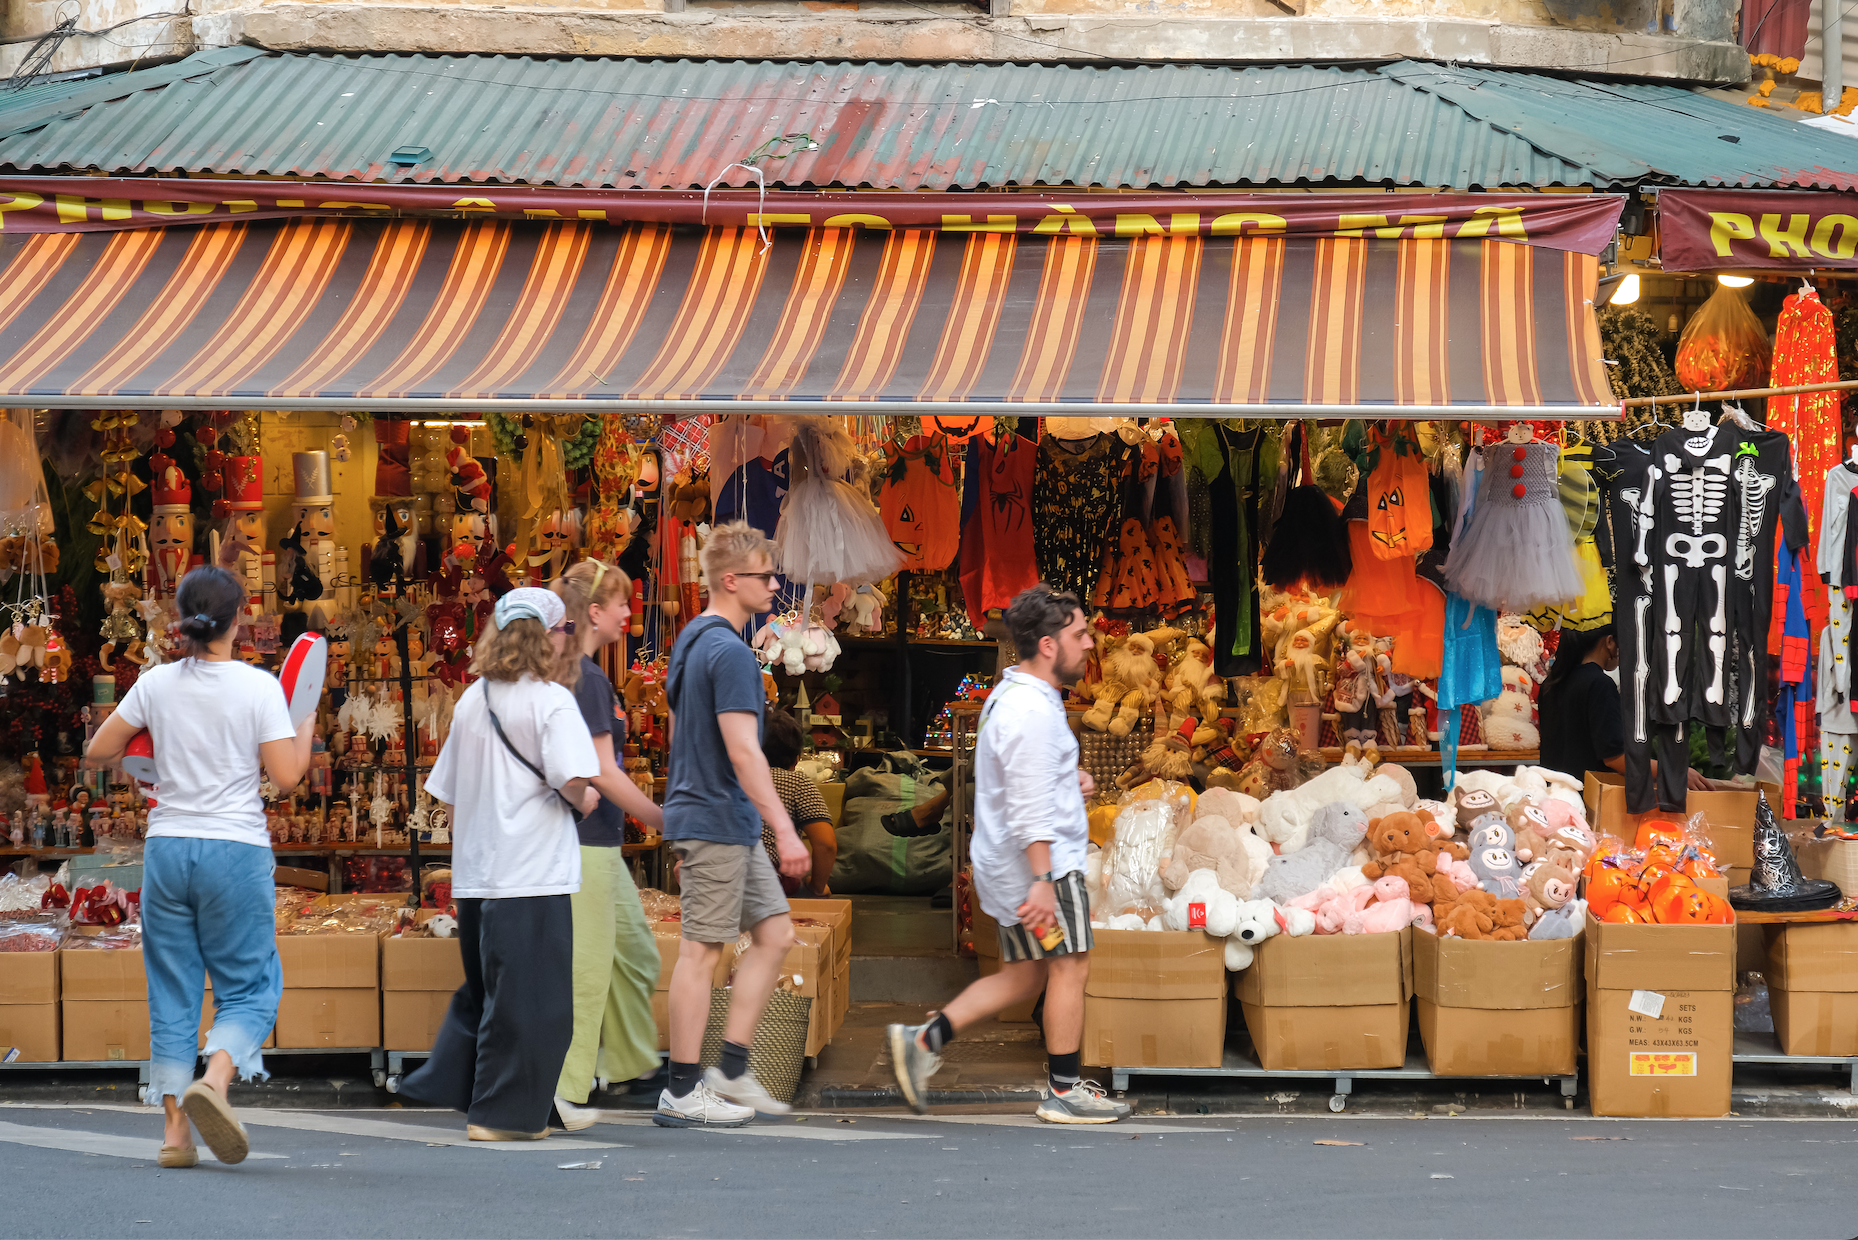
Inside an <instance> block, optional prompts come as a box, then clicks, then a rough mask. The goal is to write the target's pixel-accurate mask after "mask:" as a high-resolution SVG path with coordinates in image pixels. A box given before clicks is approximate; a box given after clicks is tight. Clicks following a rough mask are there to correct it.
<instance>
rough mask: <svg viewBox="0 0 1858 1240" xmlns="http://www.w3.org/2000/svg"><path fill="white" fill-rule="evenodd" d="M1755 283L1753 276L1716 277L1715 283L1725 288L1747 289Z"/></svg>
mask: <svg viewBox="0 0 1858 1240" xmlns="http://www.w3.org/2000/svg"><path fill="white" fill-rule="evenodd" d="M1754 282H1755V280H1754V277H1753V276H1717V277H1716V283H1718V284H1720V285H1722V286H1723V287H1725V288H1747V287H1748V286H1749V285H1751V284H1753V283H1754Z"/></svg>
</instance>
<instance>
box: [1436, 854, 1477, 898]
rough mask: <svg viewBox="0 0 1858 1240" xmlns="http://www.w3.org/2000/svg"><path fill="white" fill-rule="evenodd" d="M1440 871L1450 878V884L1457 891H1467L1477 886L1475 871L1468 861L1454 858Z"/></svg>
mask: <svg viewBox="0 0 1858 1240" xmlns="http://www.w3.org/2000/svg"><path fill="white" fill-rule="evenodd" d="M1442 873H1444V874H1445V875H1446V876H1447V877H1448V878H1450V879H1451V880H1452V886H1454V887H1456V888H1457V889H1458V890H1459V891H1469V890H1471V888H1473V887H1475V886H1477V871H1476V870H1474V869H1472V868H1471V863H1470V862H1468V861H1457V860H1454V861H1452V862H1450V863H1449V864H1448V865H1446V866H1445V867H1444V868H1443V870H1442Z"/></svg>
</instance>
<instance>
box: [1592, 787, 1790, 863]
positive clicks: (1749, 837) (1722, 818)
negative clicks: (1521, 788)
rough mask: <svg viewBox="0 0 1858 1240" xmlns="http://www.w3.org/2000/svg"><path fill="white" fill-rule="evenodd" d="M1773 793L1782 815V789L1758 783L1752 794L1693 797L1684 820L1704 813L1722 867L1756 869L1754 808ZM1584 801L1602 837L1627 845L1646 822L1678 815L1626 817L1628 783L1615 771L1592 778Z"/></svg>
mask: <svg viewBox="0 0 1858 1240" xmlns="http://www.w3.org/2000/svg"><path fill="white" fill-rule="evenodd" d="M1760 792H1766V793H1767V794H1768V804H1769V805H1770V806H1771V807H1773V808H1774V811H1775V812H1776V813H1777V814H1778V813H1779V812H1780V804H1781V790H1780V786H1779V785H1778V784H1768V783H1761V784H1756V785H1755V787H1754V788H1753V789H1750V790H1748V791H1734V792H1691V793H1690V794H1688V796H1687V798H1686V800H1685V804H1684V813H1683V815H1682V817H1684V818H1689V817H1691V816H1692V815H1694V814H1702V815H1703V820H1704V822H1705V823H1707V824H1708V827H1707V829H1708V831H1709V834H1710V841H1711V843H1713V844H1714V845H1715V846H1716V862H1717V864H1718V865H1721V866H1724V867H1728V866H1734V867H1735V868H1737V869H1739V870H1747V869H1748V868H1749V867H1750V866H1752V865H1754V864H1755V803H1756V799H1757V793H1760ZM1583 799H1584V800H1585V801H1586V802H1587V820H1588V822H1589V823H1591V824H1592V825H1593V828H1594V830H1595V831H1597V832H1599V833H1600V834H1602V835H1616V836H1618V837H1620V838H1621V839H1623V840H1625V841H1626V842H1627V843H1631V842H1632V840H1633V837H1634V836H1636V835H1637V834H1638V830H1639V823H1640V821H1642V820H1643V819H1646V818H1673V817H1677V816H1678V815H1675V814H1669V813H1665V812H1663V811H1661V810H1653V811H1651V812H1650V813H1646V814H1638V815H1633V814H1628V813H1627V812H1626V781H1625V778H1624V777H1623V776H1620V775H1615V774H1613V773H1612V772H1611V771H1608V772H1605V773H1603V774H1595V773H1594V772H1592V771H1589V772H1588V773H1587V780H1586V789H1585V792H1584V793H1583Z"/></svg>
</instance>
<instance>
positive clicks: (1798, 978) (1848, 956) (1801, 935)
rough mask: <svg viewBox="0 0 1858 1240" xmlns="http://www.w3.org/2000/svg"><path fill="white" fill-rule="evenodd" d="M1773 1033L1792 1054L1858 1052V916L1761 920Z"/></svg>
mask: <svg viewBox="0 0 1858 1240" xmlns="http://www.w3.org/2000/svg"><path fill="white" fill-rule="evenodd" d="M1762 930H1763V931H1765V932H1766V933H1765V938H1766V940H1767V956H1768V961H1767V972H1766V974H1765V975H1764V976H1765V977H1766V979H1767V983H1768V1003H1769V1007H1770V1009H1771V1010H1772V1011H1773V1013H1774V1036H1775V1037H1776V1038H1778V1039H1780V1044H1781V1051H1782V1053H1783V1054H1788V1055H1858V922H1825V923H1796V924H1793V925H1780V926H1763V927H1762Z"/></svg>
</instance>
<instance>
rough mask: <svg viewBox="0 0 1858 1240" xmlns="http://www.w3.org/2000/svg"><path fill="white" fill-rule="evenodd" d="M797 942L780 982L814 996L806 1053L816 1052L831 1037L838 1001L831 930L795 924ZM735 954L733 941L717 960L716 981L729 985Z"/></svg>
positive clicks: (784, 965) (809, 1019) (718, 983)
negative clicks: (833, 1015) (833, 970)
mask: <svg viewBox="0 0 1858 1240" xmlns="http://www.w3.org/2000/svg"><path fill="white" fill-rule="evenodd" d="M794 939H795V941H794V945H793V946H792V947H790V948H788V949H787V955H786V957H785V958H784V959H783V960H782V961H781V972H780V981H779V986H780V988H781V989H783V990H788V991H792V992H793V993H794V994H797V995H805V996H807V997H808V998H810V999H812V1000H813V1008H812V1014H811V1016H810V1017H809V1018H808V1021H807V1033H806V1053H807V1054H809V1055H817V1054H819V1052H820V1050H821V1049H822V1048H824V1047H825V1045H826V1044H827V1043H828V1042H830V1041H831V1040H832V1013H833V1007H834V1003H835V998H834V994H833V991H834V989H835V987H834V976H835V975H834V974H833V972H832V930H831V927H829V926H795V927H794ZM739 959H741V957H739V956H738V955H736V952H735V948H734V946H733V945H729V946H725V947H724V948H723V955H722V959H721V960H719V961H718V962H717V977H716V985H718V986H726V985H729V984H730V980H731V979H732V978H733V977H734V975H735V965H736V962H737V961H738V960H739Z"/></svg>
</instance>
